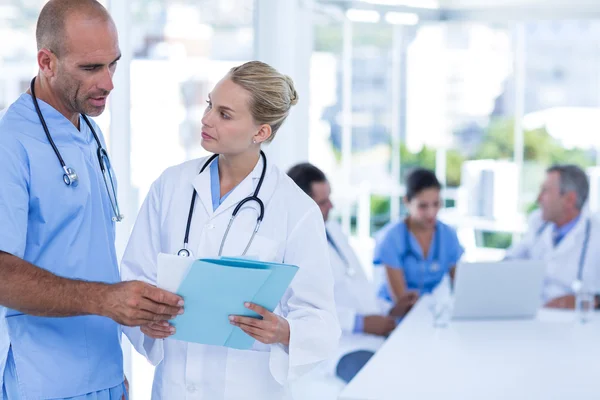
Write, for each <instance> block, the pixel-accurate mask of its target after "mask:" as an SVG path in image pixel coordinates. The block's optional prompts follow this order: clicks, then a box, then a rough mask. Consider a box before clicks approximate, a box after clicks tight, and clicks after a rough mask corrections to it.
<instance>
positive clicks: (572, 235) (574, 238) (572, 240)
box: [544, 212, 590, 257]
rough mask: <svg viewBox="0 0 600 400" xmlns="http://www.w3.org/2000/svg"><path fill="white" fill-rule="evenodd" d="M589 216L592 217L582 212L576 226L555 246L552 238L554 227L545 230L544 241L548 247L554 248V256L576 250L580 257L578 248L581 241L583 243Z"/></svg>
mask: <svg viewBox="0 0 600 400" xmlns="http://www.w3.org/2000/svg"><path fill="white" fill-rule="evenodd" d="M589 218H590V217H589V215H588V214H587V213H585V212H582V213H581V214H580V216H579V219H578V220H577V223H576V224H575V226H574V227H573V228H572V229H571V230H570V231H569V232H568V233H567V234H566V235H565V237H564V238H563V239H562V240H561V241H560V242H559V243H558V245H557V246H556V247H554V244H553V240H552V233H553V230H554V227H552V229H546V232H544V241H545V242H546V245H547V246H548V248H550V249H552V252H553V253H554V256H556V255H559V254H563V253H568V252H573V251H575V254H576V255H577V257H579V253H578V251H579V250H578V249H580V248H581V243H583V237H584V235H585V226H586V224H587V222H588V220H589ZM579 242H581V243H579ZM575 249H577V250H575Z"/></svg>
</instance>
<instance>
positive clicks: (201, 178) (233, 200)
mask: <svg viewBox="0 0 600 400" xmlns="http://www.w3.org/2000/svg"><path fill="white" fill-rule="evenodd" d="M206 160H207V159H203V160H202V162H201V163H200V165H199V166H198V170H200V169H201V168H202V166H203V165H204V163H205V162H206ZM213 162H214V161H213ZM263 165H264V163H263V159H262V157H260V159H259V160H258V162H257V163H256V166H255V167H254V169H253V170H252V172H250V174H249V175H248V176H247V177H246V178H245V179H244V180H243V181H242V182H240V184H239V185H237V186H236V187H235V188H234V189H233V191H232V192H231V194H230V195H229V196H227V198H226V199H225V201H224V202H223V203H222V204H221V205H220V206H219V207H218V208H217V209H216V210H214V211H213V206H212V194H211V189H210V168H208V167H207V168H206V169H205V170H204V172H202V173H201V174H198V175H197V176H195V177H194V179H193V181H192V184H193V186H194V188H195V189H196V192H197V193H198V197H199V198H200V202H201V203H202V205H203V206H204V209H205V210H206V213H207V214H208V215H210V216H212V217H213V218H214V217H216V216H218V215H220V214H221V213H223V212H225V211H228V210H229V209H231V208H233V207H235V206H236V205H237V204H238V203H239V202H240V201H242V200H243V199H244V198H246V197H248V196H251V195H252V194H254V190H255V188H256V185H258V181H259V180H260V175H261V173H262V170H263ZM271 169H272V165H271V164H270V163H269V162H267V171H266V172H265V179H264V182H263V186H262V187H261V189H260V192H259V194H258V197H259V198H260V199H261V200H262V201H263V202H264V203H265V206H266V201H267V199H268V198H270V197H271V195H272V192H273V190H274V187H273V185H269V184H268V179H267V178H268V176H269V173H270V171H271Z"/></svg>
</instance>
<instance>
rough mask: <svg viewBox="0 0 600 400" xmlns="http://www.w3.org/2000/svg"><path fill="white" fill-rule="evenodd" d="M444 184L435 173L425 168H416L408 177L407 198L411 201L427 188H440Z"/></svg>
mask: <svg viewBox="0 0 600 400" xmlns="http://www.w3.org/2000/svg"><path fill="white" fill-rule="evenodd" d="M441 188H442V185H441V184H440V181H438V179H437V177H436V176H435V173H434V172H433V171H431V170H428V169H425V168H415V169H413V170H411V171H410V172H409V173H408V176H407V177H406V199H407V200H408V201H411V200H412V199H413V198H414V197H415V196H417V195H418V194H419V193H421V192H422V191H423V190H426V189H438V190H440V189H441Z"/></svg>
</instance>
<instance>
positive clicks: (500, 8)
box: [318, 0, 600, 21]
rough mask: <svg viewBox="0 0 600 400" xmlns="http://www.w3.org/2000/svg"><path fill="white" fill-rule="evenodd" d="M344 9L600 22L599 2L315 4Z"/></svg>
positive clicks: (368, 0)
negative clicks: (594, 20) (415, 11)
mask: <svg viewBox="0 0 600 400" xmlns="http://www.w3.org/2000/svg"><path fill="white" fill-rule="evenodd" d="M318 1H319V2H320V3H323V4H329V5H337V6H340V7H344V8H363V9H375V10H380V11H392V10H398V11H414V10H415V9H416V10H417V11H421V12H420V14H421V17H422V18H423V17H424V18H423V19H442V20H490V21H492V20H496V21H502V20H540V19H600V0H318Z"/></svg>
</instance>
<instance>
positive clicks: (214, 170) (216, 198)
mask: <svg viewBox="0 0 600 400" xmlns="http://www.w3.org/2000/svg"><path fill="white" fill-rule="evenodd" d="M234 189H235V187H234V188H233V189H231V190H230V191H229V192H227V193H225V195H224V196H223V197H221V180H220V178H219V157H217V158H215V160H214V161H213V162H212V163H211V164H210V192H211V193H210V194H211V197H212V206H213V211H216V210H217V208H219V206H220V205H221V204H223V202H224V201H225V199H226V198H227V197H229V195H230V194H231V192H233V190H234Z"/></svg>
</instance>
